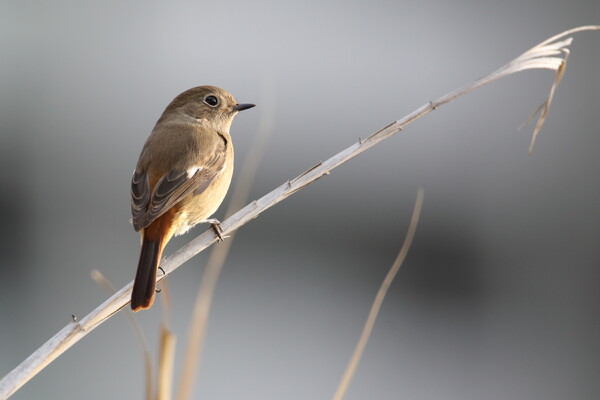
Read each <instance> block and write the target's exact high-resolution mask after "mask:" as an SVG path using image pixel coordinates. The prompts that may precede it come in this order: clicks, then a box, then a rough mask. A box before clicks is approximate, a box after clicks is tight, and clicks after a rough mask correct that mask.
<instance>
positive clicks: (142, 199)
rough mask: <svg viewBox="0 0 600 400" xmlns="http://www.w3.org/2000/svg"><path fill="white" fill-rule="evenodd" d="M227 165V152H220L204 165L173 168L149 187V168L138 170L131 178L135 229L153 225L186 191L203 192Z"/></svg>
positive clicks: (188, 192)
mask: <svg viewBox="0 0 600 400" xmlns="http://www.w3.org/2000/svg"><path fill="white" fill-rule="evenodd" d="M224 167H225V153H224V152H217V153H216V154H215V156H214V157H213V158H211V159H210V160H208V162H205V163H204V164H203V165H197V166H194V167H193V168H192V169H188V170H170V171H169V172H167V173H166V174H164V175H163V176H162V177H161V178H160V179H159V180H158V182H157V183H156V185H155V186H154V188H153V189H152V190H151V189H150V183H149V179H148V175H147V174H146V172H142V171H137V170H136V171H135V172H134V174H133V178H132V180H131V214H132V216H133V218H132V221H133V227H134V229H135V230H136V231H139V230H140V229H143V228H145V227H147V226H148V225H150V224H151V223H152V222H153V221H154V220H156V219H157V218H158V217H160V216H161V215H163V214H164V213H165V212H167V210H169V209H170V208H171V207H173V206H174V205H175V204H177V203H178V202H179V201H181V200H182V199H183V198H184V197H186V196H187V195H189V194H191V193H194V194H196V195H198V194H200V193H202V192H203V191H204V190H206V188H207V187H208V186H209V185H210V183H211V182H212V181H213V180H214V179H215V177H217V176H218V175H219V174H220V173H221V172H222V171H223V168H224ZM194 170H195V172H194Z"/></svg>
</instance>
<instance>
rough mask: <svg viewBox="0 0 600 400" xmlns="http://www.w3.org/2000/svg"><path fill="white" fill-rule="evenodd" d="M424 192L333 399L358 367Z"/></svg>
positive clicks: (342, 391)
mask: <svg viewBox="0 0 600 400" xmlns="http://www.w3.org/2000/svg"><path fill="white" fill-rule="evenodd" d="M424 195H425V192H424V190H423V188H419V191H418V192H417V199H416V200H415V207H414V209H413V212H412V216H411V218H410V223H409V225H408V231H407V232H406V237H405V238H404V243H402V247H400V251H399V252H398V256H397V257H396V260H395V261H394V263H393V264H392V266H391V267H390V270H389V271H388V273H387V275H386V276H385V278H384V279H383V282H381V286H380V287H379V290H378V291H377V295H376V296H375V300H373V304H372V305H371V310H370V311H369V315H368V316H367V320H366V321H365V325H364V326H363V330H362V332H361V334H360V338H359V339H358V343H357V344H356V347H355V348H354V352H353V353H352V357H350V361H349V362H348V365H347V366H346V370H345V371H344V374H343V375H342V379H341V380H340V383H339V385H338V388H337V390H336V392H335V394H334V396H333V400H342V399H343V398H344V394H345V393H346V390H347V389H348V386H349V385H350V381H351V380H352V377H353V376H354V373H355V372H356V368H357V367H358V363H359V362H360V359H361V357H362V354H363V352H364V350H365V346H366V345H367V342H368V340H369V336H371V331H373V326H374V325H375V319H376V318H377V315H378V314H379V309H380V308H381V304H383V299H384V298H385V295H386V293H387V291H388V289H389V287H390V285H391V284H392V281H393V280H394V278H395V277H396V275H397V274H398V271H399V270H400V267H401V266H402V263H403V262H404V259H405V258H406V254H407V253H408V250H409V249H410V245H411V244H412V241H413V238H414V237H415V231H416V230H417V225H418V223H419V217H420V216H421V208H422V207H423V197H424Z"/></svg>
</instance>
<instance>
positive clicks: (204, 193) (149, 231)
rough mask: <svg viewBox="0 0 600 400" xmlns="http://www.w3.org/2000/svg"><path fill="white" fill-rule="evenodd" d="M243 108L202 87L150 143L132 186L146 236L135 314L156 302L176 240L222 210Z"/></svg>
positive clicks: (175, 106)
mask: <svg viewBox="0 0 600 400" xmlns="http://www.w3.org/2000/svg"><path fill="white" fill-rule="evenodd" d="M252 107H254V104H238V103H237V101H236V100H235V99H234V98H233V96H232V95H231V94H229V93H228V92H226V91H225V90H223V89H221V88H218V87H215V86H198V87H195V88H192V89H189V90H186V91H185V92H183V93H181V94H180V95H179V96H177V97H176V98H175V99H174V100H173V101H172V102H171V104H169V105H168V106H167V108H166V109H165V111H164V112H163V113H162V115H161V117H160V118H159V120H158V122H157V123H156V126H155V127H154V129H153V130H152V133H151V134H150V136H149V137H148V140H146V143H145V144H144V147H143V148H142V152H141V154H140V158H139V160H138V163H137V166H136V167H135V171H134V173H133V179H132V181H131V214H132V215H133V227H134V229H135V230H136V231H139V232H140V233H141V238H142V249H141V253H140V260H139V263H138V268H137V273H136V275H135V281H134V283H133V292H132V293H131V308H132V309H133V310H134V311H138V310H140V309H144V308H149V307H150V306H151V305H152V303H153V301H154V292H155V287H156V270H157V268H158V264H159V262H160V258H161V255H162V251H163V249H164V247H165V246H166V244H167V242H168V241H169V240H170V239H171V237H173V235H181V234H183V233H185V232H187V231H188V230H189V229H190V228H192V227H193V226H194V225H196V224H198V223H200V222H214V220H212V221H211V220H207V218H208V217H210V216H211V215H212V214H213V213H214V212H215V211H216V210H217V208H219V206H220V205H221V202H222V201H223V198H224V197H225V194H226V193H227V189H228V188H229V183H230V182H231V176H232V174H233V144H232V143H231V136H229V128H230V126H231V122H232V121H233V117H234V116H235V115H236V114H237V113H238V111H242V110H246V109H248V108H252Z"/></svg>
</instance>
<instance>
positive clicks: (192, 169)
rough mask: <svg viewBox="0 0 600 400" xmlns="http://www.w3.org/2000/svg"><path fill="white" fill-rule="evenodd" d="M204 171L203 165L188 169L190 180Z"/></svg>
mask: <svg viewBox="0 0 600 400" xmlns="http://www.w3.org/2000/svg"><path fill="white" fill-rule="evenodd" d="M202 169H204V167H203V166H201V165H196V166H194V167H191V168H188V169H187V170H186V172H187V177H188V179H189V178H191V177H192V176H194V175H196V172H198V171H201V170H202Z"/></svg>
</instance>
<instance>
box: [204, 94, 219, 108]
mask: <svg viewBox="0 0 600 400" xmlns="http://www.w3.org/2000/svg"><path fill="white" fill-rule="evenodd" d="M204 102H205V103H206V104H208V105H209V106H211V107H216V106H218V105H219V99H217V98H216V97H215V96H206V98H205V99H204Z"/></svg>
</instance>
